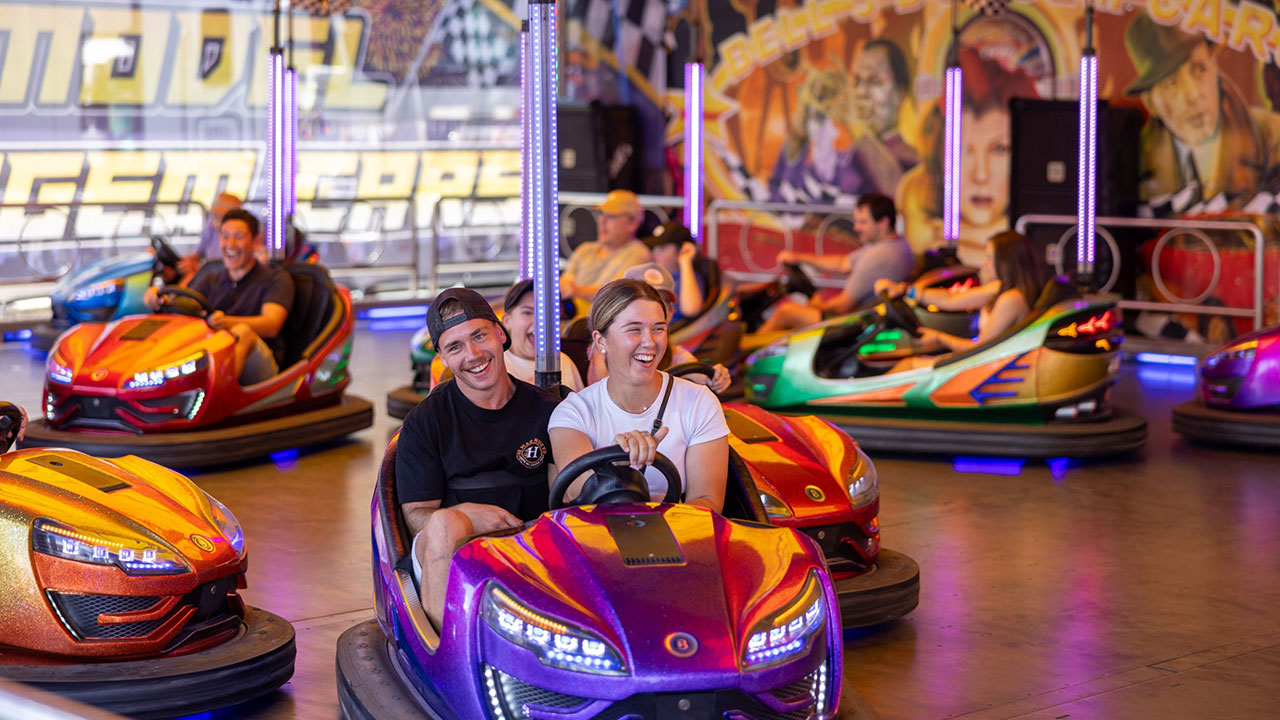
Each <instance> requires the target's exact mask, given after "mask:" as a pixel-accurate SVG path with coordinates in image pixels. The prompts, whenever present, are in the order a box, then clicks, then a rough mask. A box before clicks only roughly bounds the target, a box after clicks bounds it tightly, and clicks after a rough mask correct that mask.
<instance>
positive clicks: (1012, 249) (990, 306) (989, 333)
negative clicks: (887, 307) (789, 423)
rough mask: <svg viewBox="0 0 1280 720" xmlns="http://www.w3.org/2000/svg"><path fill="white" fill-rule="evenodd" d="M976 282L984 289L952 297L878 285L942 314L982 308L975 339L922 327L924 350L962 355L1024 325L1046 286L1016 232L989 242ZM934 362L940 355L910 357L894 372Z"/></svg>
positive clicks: (1024, 240)
mask: <svg viewBox="0 0 1280 720" xmlns="http://www.w3.org/2000/svg"><path fill="white" fill-rule="evenodd" d="M978 279H979V281H980V282H981V284H980V285H978V286H976V287H973V288H970V289H968V290H965V291H963V292H958V293H952V292H950V291H949V290H948V289H946V288H928V289H925V288H920V287H916V286H914V285H908V284H907V283H895V282H889V281H886V280H880V281H878V282H877V283H876V290H877V292H885V293H887V294H888V295H889V296H890V297H901V296H904V295H905V296H906V297H907V298H910V299H912V300H915V301H916V302H917V303H918V304H921V305H932V306H934V307H937V308H938V309H939V310H947V311H968V310H978V311H979V312H978V337H977V338H976V339H969V338H962V337H956V336H955V335H950V334H948V333H944V332H939V331H937V330H933V329H931V328H920V333H921V336H920V342H921V343H922V344H923V345H925V346H926V347H927V346H935V347H941V348H945V349H946V350H949V351H951V352H964V351H965V350H968V349H970V348H972V347H974V346H975V345H980V344H982V343H984V342H987V341H988V340H990V339H992V338H994V337H997V336H998V335H1000V334H1001V333H1003V332H1005V331H1006V330H1008V329H1009V328H1011V327H1013V326H1014V325H1017V324H1018V323H1019V322H1021V321H1022V319H1023V318H1025V317H1026V316H1027V314H1028V313H1030V312H1031V305H1032V303H1034V302H1035V301H1036V298H1038V297H1039V296H1040V291H1041V290H1042V289H1043V286H1044V282H1043V280H1042V279H1041V274H1040V270H1039V268H1038V266H1037V264H1036V254H1035V250H1034V248H1032V247H1031V243H1030V242H1029V241H1028V240H1027V238H1026V237H1024V236H1023V235H1022V234H1021V233H1017V232H1014V231H1012V230H1006V231H1004V232H1000V233H996V234H995V235H993V236H991V239H990V240H988V241H987V244H986V247H985V248H984V249H983V256H982V267H981V269H980V270H979V273H978ZM936 361H937V358H936V357H930V356H919V355H918V356H915V357H909V358H906V359H905V360H903V361H902V362H900V363H898V366H897V367H895V368H894V369H893V372H901V371H903V370H913V369H915V368H919V367H929V366H932V365H933V363H934V362H936Z"/></svg>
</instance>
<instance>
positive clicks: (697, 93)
mask: <svg viewBox="0 0 1280 720" xmlns="http://www.w3.org/2000/svg"><path fill="white" fill-rule="evenodd" d="M704 77H705V76H704V70H703V67H702V63H699V62H692V63H686V64H685V66H684V208H685V216H684V221H685V225H687V226H689V234H691V235H692V236H693V239H694V241H695V242H701V240H702V186H703V176H702V171H703V167H704V166H703V149H704V148H703V141H704V136H703V116H704V115H703V99H704V98H703V96H704V90H703V79H704Z"/></svg>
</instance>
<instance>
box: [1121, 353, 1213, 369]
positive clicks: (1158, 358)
mask: <svg viewBox="0 0 1280 720" xmlns="http://www.w3.org/2000/svg"><path fill="white" fill-rule="evenodd" d="M1134 359H1135V360H1137V361H1138V362H1140V363H1144V364H1147V365H1180V366H1183V367H1195V366H1196V364H1197V363H1199V362H1200V361H1199V360H1198V359H1196V358H1195V356H1193V355H1167V354H1165V353H1152V352H1140V353H1138V354H1137V355H1135V356H1134Z"/></svg>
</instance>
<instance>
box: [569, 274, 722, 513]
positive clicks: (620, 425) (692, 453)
mask: <svg viewBox="0 0 1280 720" xmlns="http://www.w3.org/2000/svg"><path fill="white" fill-rule="evenodd" d="M667 319H668V316H667V307H666V305H665V304H664V303H663V301H662V297H661V296H659V295H658V291H657V290H654V288H653V286H651V285H649V284H648V283H645V282H642V281H640V280H632V279H622V280H614V281H613V282H611V283H608V284H607V285H605V286H604V287H602V288H600V292H598V293H596V296H595V299H594V300H593V301H592V303H591V316H590V320H589V323H590V327H591V342H592V345H593V346H594V352H596V353H599V354H600V355H602V356H603V357H604V359H605V363H606V365H607V366H608V370H609V375H608V377H606V378H605V379H603V380H601V381H600V382H597V383H595V384H593V385H588V386H587V387H586V388H584V389H582V390H581V391H579V392H576V393H573V394H571V395H569V397H567V398H565V399H564V400H563V401H562V402H561V403H560V404H559V405H558V406H556V409H555V411H554V412H552V414H551V421H550V422H549V423H548V424H547V428H548V433H549V434H550V436H551V448H552V453H553V455H554V457H555V458H556V463H557V465H559V466H560V467H565V466H566V465H568V464H569V463H570V462H572V461H574V460H576V459H577V458H579V457H581V456H583V455H586V454H587V453H589V452H591V451H592V450H597V449H599V448H603V447H608V446H610V445H618V446H619V447H621V448H622V449H624V450H626V451H628V453H629V454H630V462H631V465H632V466H633V467H636V468H647V470H645V478H646V479H647V480H648V482H649V492H650V494H651V496H652V497H654V498H655V499H656V498H661V497H662V496H663V495H665V494H666V490H667V482H666V478H665V477H663V475H662V473H660V472H658V471H657V470H656V469H654V468H652V467H650V466H651V465H652V464H653V458H654V455H655V454H656V453H659V452H661V453H662V454H663V455H665V456H666V457H667V458H668V459H669V460H671V462H672V464H674V465H675V467H676V471H677V472H678V473H679V475H680V479H681V481H682V483H683V485H684V492H685V502H687V503H689V504H691V505H701V506H703V507H706V508H710V509H712V510H714V511H716V512H720V510H721V508H722V507H723V505H724V489H725V480H726V477H727V476H728V468H729V426H728V424H727V423H726V422H725V419H724V411H723V410H722V409H721V408H720V401H719V400H717V399H716V396H715V395H714V394H713V393H712V392H711V390H709V389H708V388H706V387H703V386H702V385H698V384H696V383H692V382H689V381H688V380H685V379H683V378H675V377H671V376H670V375H669V374H667V373H665V372H661V371H660V370H658V363H659V361H660V360H661V358H662V356H663V354H665V353H666V351H667V345H668V340H667ZM585 477H586V475H584V476H583V477H582V478H578V479H577V480H575V481H574V483H573V484H572V485H571V486H570V488H569V491H568V493H566V497H568V498H572V497H576V496H577V494H578V492H579V490H580V489H581V484H582V481H583V479H584V478H585Z"/></svg>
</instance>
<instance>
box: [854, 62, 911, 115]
mask: <svg viewBox="0 0 1280 720" xmlns="http://www.w3.org/2000/svg"><path fill="white" fill-rule="evenodd" d="M901 103H902V91H901V90H899V89H898V86H897V85H894V83H893V67H892V66H891V65H890V64H889V52H888V51H887V50H885V49H884V48H883V47H879V46H877V47H873V48H871V49H869V50H863V51H862V52H861V53H859V54H858V57H857V59H856V60H854V62H853V112H854V115H856V116H857V118H858V120H860V121H862V122H863V123H865V124H866V125H867V127H869V128H870V129H871V130H872V131H873V132H875V133H876V134H877V135H883V134H884V133H886V132H888V131H890V130H892V129H894V128H895V127H897V125H898V106H899V105H900V104H901Z"/></svg>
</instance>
